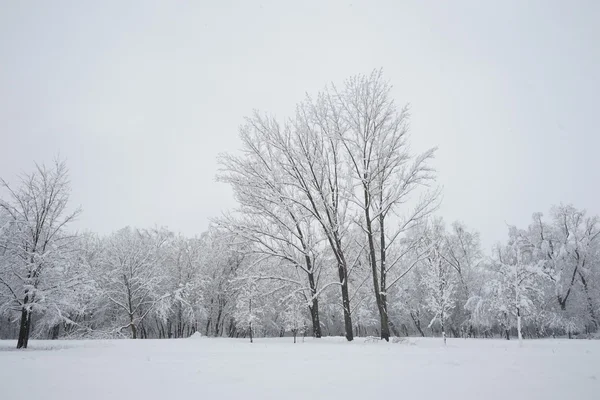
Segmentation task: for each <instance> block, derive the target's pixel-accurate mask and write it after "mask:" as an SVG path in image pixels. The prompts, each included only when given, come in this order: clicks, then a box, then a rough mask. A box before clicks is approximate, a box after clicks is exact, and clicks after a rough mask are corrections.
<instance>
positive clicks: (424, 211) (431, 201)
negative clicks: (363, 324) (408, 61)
mask: <svg viewBox="0 0 600 400" xmlns="http://www.w3.org/2000/svg"><path fill="white" fill-rule="evenodd" d="M391 88H392V87H391V85H390V84H389V83H388V82H387V81H385V80H384V78H383V75H382V71H381V70H376V71H373V72H372V73H371V74H370V75H368V76H365V75H358V76H355V77H352V78H350V79H348V80H347V81H346V84H345V86H344V88H343V89H342V90H338V89H337V88H336V87H334V86H333V87H332V89H331V90H330V91H329V90H328V91H327V92H326V94H325V97H326V98H328V99H330V103H329V104H332V107H335V113H336V114H337V113H339V115H340V116H341V120H342V124H341V126H343V128H342V129H336V130H334V131H333V132H335V133H336V134H338V135H339V136H338V137H337V139H339V140H340V143H341V145H342V146H343V148H344V149H345V159H346V160H348V164H349V165H350V166H351V171H352V174H353V176H354V182H355V183H354V190H353V191H352V192H351V193H350V195H351V201H352V202H353V203H354V204H355V205H357V206H358V207H359V208H360V210H361V213H362V218H361V219H360V220H359V223H360V226H361V228H362V229H363V231H364V233H365V235H366V242H367V248H368V256H369V264H370V266H371V273H372V278H373V289H374V293H375V301H376V304H377V309H378V311H379V317H380V323H381V338H382V339H385V340H388V341H389V337H390V327H389V318H388V311H387V308H388V304H387V303H388V301H387V296H388V295H387V291H388V289H389V288H390V286H391V285H392V284H393V283H392V282H389V281H388V279H387V278H388V274H389V273H390V272H391V271H392V269H394V268H395V267H396V266H397V264H398V262H399V261H400V260H399V259H396V260H393V259H392V260H390V259H389V253H390V248H391V247H392V246H393V245H394V242H395V241H396V240H397V239H399V238H401V237H402V235H403V233H406V232H407V231H408V230H409V229H410V228H411V227H413V226H415V224H418V223H420V222H421V221H422V220H423V219H424V218H426V217H427V216H428V215H429V214H431V212H432V211H433V210H434V209H435V208H436V205H437V203H436V200H437V194H438V192H437V191H432V192H430V193H426V194H425V195H424V196H423V197H421V198H420V199H418V203H417V205H416V207H414V208H410V207H408V206H407V202H409V200H410V199H411V195H414V192H415V190H417V189H418V188H419V187H424V186H427V185H429V184H431V183H432V182H433V181H434V179H435V176H434V170H433V169H432V168H431V167H430V166H429V161H430V160H431V159H432V158H433V155H434V152H435V149H430V150H428V151H426V152H424V153H423V154H420V155H417V156H413V155H412V154H411V152H410V149H409V145H408V109H407V107H404V108H398V107H397V106H396V104H395V103H394V100H393V99H392V98H391V96H390V91H391ZM402 207H403V208H404V210H402V209H401V208H402ZM395 215H401V222H400V224H399V226H397V227H391V228H390V226H389V225H390V217H391V216H395ZM395 282H397V281H394V283H395Z"/></svg>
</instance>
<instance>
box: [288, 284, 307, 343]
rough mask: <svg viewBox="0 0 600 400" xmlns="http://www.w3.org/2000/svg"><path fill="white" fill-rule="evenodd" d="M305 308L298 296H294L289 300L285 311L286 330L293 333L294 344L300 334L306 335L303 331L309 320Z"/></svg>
mask: <svg viewBox="0 0 600 400" xmlns="http://www.w3.org/2000/svg"><path fill="white" fill-rule="evenodd" d="M305 308H306V306H304V305H303V304H302V302H301V301H300V299H298V298H297V296H295V295H292V296H290V297H289V299H288V304H287V307H286V309H285V313H284V315H283V322H284V328H285V329H286V330H288V331H290V332H291V333H292V335H293V336H294V343H296V336H297V335H298V333H302V334H303V333H304V332H303V330H304V329H305V328H306V325H307V322H308V320H307V318H306V313H305Z"/></svg>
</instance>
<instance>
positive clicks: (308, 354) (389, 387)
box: [0, 338, 600, 400]
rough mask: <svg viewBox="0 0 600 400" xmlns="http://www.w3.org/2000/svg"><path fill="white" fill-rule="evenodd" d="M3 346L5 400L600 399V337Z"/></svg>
mask: <svg viewBox="0 0 600 400" xmlns="http://www.w3.org/2000/svg"><path fill="white" fill-rule="evenodd" d="M14 346H15V342H14V341H0V398H1V399H7V400H8V399H10V400H19V399H44V400H55V399H56V400H59V399H60V400H68V399H86V400H90V399H103V400H104V399H241V398H244V399H277V400H291V399H315V400H316V399H344V400H348V399H361V400H369V399H375V398H386V399H396V398H397V399H420V400H427V399H432V400H433V399H434V400H440V399H460V400H468V399H485V400H492V399H502V400H515V399H544V400H549V399H561V400H565V399H594V398H599V397H598V396H600V341H591V340H537V341H525V343H524V346H523V348H519V346H518V343H517V341H513V340H511V341H510V342H507V341H503V340H464V339H449V340H448V345H447V346H446V347H444V346H443V344H442V343H441V340H440V339H415V338H411V339H408V341H407V342H404V343H384V342H368V341H365V339H360V338H358V339H357V340H356V341H354V342H352V343H346V342H345V341H344V340H343V339H342V338H327V339H320V340H313V339H306V341H305V342H304V343H302V340H301V339H300V342H299V343H297V344H293V343H292V342H291V339H290V338H282V339H257V340H256V341H255V343H254V344H250V343H249V342H248V340H242V339H207V338H200V339H178V340H110V341H35V340H34V341H30V348H29V349H27V350H25V351H17V350H14V349H13V348H14Z"/></svg>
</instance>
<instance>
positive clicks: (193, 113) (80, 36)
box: [0, 0, 600, 247]
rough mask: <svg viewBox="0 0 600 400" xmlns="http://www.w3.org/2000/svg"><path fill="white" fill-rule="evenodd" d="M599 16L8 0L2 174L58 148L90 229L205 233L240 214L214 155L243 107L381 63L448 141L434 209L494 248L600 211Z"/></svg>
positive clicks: (3, 14) (2, 51) (575, 7)
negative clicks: (539, 218) (510, 231)
mask: <svg viewBox="0 0 600 400" xmlns="http://www.w3.org/2000/svg"><path fill="white" fill-rule="evenodd" d="M84 3H85V4H84ZM484 3H485V4H484ZM599 21H600V2H598V1H571V2H570V1H527V2H524V1H495V2H490V1H486V2H480V1H471V2H456V1H452V2H450V1H439V2H433V1H414V2H407V1H389V2H376V1H357V0H349V1H344V2H334V1H314V2H313V1H296V2H269V1H262V2H253V1H240V2H227V1H210V2H200V1H193V2H192V1H191V2H183V1H176V2H174V1H169V2H167V1H164V2H150V1H140V2H133V1H127V2H122V1H115V2H99V1H98V2H91V1H90V2H75V1H71V2H64V3H63V2H59V1H53V2H49V1H48V2H46V1H38V2H17V1H4V0H3V1H0V123H1V125H0V139H1V140H0V176H2V177H3V178H5V179H7V180H9V181H14V179H15V176H16V175H17V174H18V173H20V172H24V171H30V170H31V169H32V166H33V162H34V161H38V162H49V161H51V160H52V158H53V157H55V156H56V155H57V154H60V155H61V156H62V157H64V158H66V159H67V162H68V165H69V167H70V171H71V181H72V187H73V194H72V201H73V202H74V204H80V205H81V206H82V207H83V209H84V212H83V214H82V216H81V217H80V219H79V221H78V222H77V228H79V229H90V230H94V231H97V232H101V233H108V232H111V231H113V230H116V229H118V228H121V227H123V226H126V225H133V226H138V227H148V226H153V225H155V224H158V225H165V226H168V227H169V228H171V229H173V230H175V231H181V232H183V233H185V234H188V235H195V234H200V233H201V232H202V231H203V230H205V229H206V227H207V226H208V219H209V218H211V217H215V216H219V215H220V213H221V211H222V210H225V209H227V208H229V207H233V206H234V202H233V199H232V196H231V192H230V190H229V188H228V187H226V186H225V185H223V184H220V183H216V182H215V179H214V176H215V173H216V170H217V164H216V156H217V155H218V154H219V153H221V152H231V151H235V150H236V149H238V148H239V147H240V142H239V140H238V137H237V134H238V132H237V130H238V126H239V125H240V124H241V123H242V122H243V117H244V116H245V115H249V114H250V113H251V111H252V110H253V109H260V110H263V111H268V112H272V113H275V114H276V115H277V116H279V117H285V116H289V115H291V114H292V112H293V110H294V104H295V103H296V102H298V101H299V100H301V99H302V97H303V95H304V93H305V92H307V91H308V92H315V91H316V90H319V89H320V88H321V87H323V86H324V85H325V84H327V83H328V82H331V81H333V82H338V83H339V82H341V81H343V80H344V79H345V78H346V77H348V76H350V75H353V74H357V73H368V72H370V71H371V70H372V69H374V68H379V67H383V68H384V71H385V75H386V77H387V78H388V79H389V80H391V82H392V83H393V85H394V93H393V94H394V98H395V99H396V100H397V102H398V103H399V104H403V103H410V104H411V106H412V123H411V127H412V143H413V147H414V148H415V149H417V150H425V149H426V148H428V147H432V146H438V147H439V152H438V154H437V158H436V162H435V165H436V167H437V169H438V171H439V182H440V183H441V184H442V185H443V187H444V202H443V207H442V209H441V210H440V213H441V215H442V216H444V218H445V219H446V220H447V221H452V220H456V219H458V220H462V221H463V222H465V223H466V224H467V225H468V226H470V227H472V228H475V229H477V230H478V231H479V232H481V236H482V239H483V241H484V244H485V246H486V247H489V246H490V245H491V244H492V243H494V242H495V241H497V240H503V239H504V238H505V237H506V232H507V228H506V224H507V223H510V224H517V225H521V226H525V225H526V224H527V223H528V222H529V219H530V216H531V214H532V213H533V212H535V211H547V210H548V209H549V208H550V206H551V205H552V204H557V203H559V202H561V201H562V202H566V203H573V204H574V205H575V206H577V207H581V208H587V209H588V211H590V212H593V213H598V212H600V202H599V194H600V189H599V187H600V157H598V148H599V144H600V132H599V128H598V126H599V125H598V124H599V123H598V117H599V116H600V28H599V25H600V22H599Z"/></svg>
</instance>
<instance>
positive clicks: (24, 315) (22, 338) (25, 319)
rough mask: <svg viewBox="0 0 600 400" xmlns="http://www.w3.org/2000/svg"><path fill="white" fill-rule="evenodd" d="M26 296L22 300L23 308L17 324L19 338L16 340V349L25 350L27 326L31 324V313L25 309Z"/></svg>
mask: <svg viewBox="0 0 600 400" xmlns="http://www.w3.org/2000/svg"><path fill="white" fill-rule="evenodd" d="M28 300H29V297H28V295H25V299H24V300H23V308H22V309H21V322H20V324H19V338H18V340H17V349H21V348H23V349H26V348H27V344H28V343H29V325H30V324H31V318H30V315H31V312H30V311H29V309H28V308H27V301H28Z"/></svg>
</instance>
